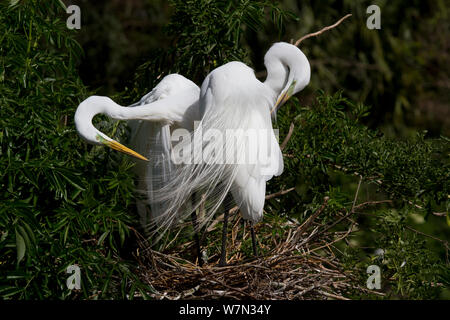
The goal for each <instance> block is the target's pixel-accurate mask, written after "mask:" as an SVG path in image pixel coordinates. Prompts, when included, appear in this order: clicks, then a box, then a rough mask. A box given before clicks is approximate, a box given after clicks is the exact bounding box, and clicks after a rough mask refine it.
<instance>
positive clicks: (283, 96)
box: [270, 80, 296, 113]
mask: <svg viewBox="0 0 450 320" xmlns="http://www.w3.org/2000/svg"><path fill="white" fill-rule="evenodd" d="M295 84H296V81H295V80H294V81H292V83H291V84H290V86H289V87H288V89H287V90H286V91H284V92H283V93H281V94H280V96H279V97H278V99H277V102H276V103H275V106H274V107H273V108H272V110H271V111H270V113H273V112H276V111H277V110H278V108H280V107H281V106H282V105H283V104H285V103H286V101H288V100H289V98H290V97H291V96H292V94H293V92H294V88H295Z"/></svg>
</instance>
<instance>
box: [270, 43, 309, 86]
mask: <svg viewBox="0 0 450 320" xmlns="http://www.w3.org/2000/svg"><path fill="white" fill-rule="evenodd" d="M264 64H265V66H266V68H267V78H266V80H265V81H264V84H265V85H266V86H267V87H269V88H270V89H272V90H273V91H274V93H275V94H276V95H280V94H281V93H282V92H283V91H285V90H286V89H287V87H288V86H289V85H290V84H291V83H292V81H293V80H295V81H296V83H295V87H294V92H293V94H295V93H297V92H299V91H301V90H303V88H305V87H306V86H307V85H308V83H309V80H310V77H311V67H310V65H309V61H308V59H307V58H306V56H305V55H304V54H303V52H302V51H301V50H300V49H298V48H297V47H296V46H294V45H291V44H289V43H284V42H279V43H275V44H274V45H273V46H272V47H271V48H270V49H269V51H267V53H266V55H265V56H264Z"/></svg>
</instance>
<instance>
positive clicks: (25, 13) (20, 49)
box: [0, 0, 134, 299]
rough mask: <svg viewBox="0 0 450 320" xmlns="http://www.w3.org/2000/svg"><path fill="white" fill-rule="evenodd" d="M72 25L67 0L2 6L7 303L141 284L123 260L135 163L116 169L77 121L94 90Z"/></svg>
mask: <svg viewBox="0 0 450 320" xmlns="http://www.w3.org/2000/svg"><path fill="white" fill-rule="evenodd" d="M65 19H66V14H65V9H64V6H63V5H62V3H61V2H60V1H31V0H29V1H20V2H17V1H15V3H13V2H11V4H10V3H9V2H2V4H1V9H0V30H1V31H0V33H1V34H2V36H1V38H0V75H1V79H0V105H1V108H0V144H1V149H0V184H1V192H0V203H1V205H0V233H1V237H0V295H1V296H2V297H3V298H7V299H11V298H14V299H17V298H26V299H30V298H31V299H43V298H49V297H52V298H72V297H81V296H82V297H84V298H88V297H91V298H94V297H103V298H105V297H109V296H111V295H112V293H113V292H114V296H116V297H119V296H121V297H125V294H126V291H125V289H130V288H131V286H132V284H131V283H134V280H133V279H134V277H133V274H132V272H131V271H130V270H129V267H128V265H127V264H126V263H125V262H124V261H123V260H122V259H121V258H119V257H118V252H119V249H120V248H121V247H122V246H123V244H124V242H125V239H126V238H127V237H128V235H129V232H130V231H129V229H128V226H129V224H130V223H132V221H133V218H132V215H130V214H129V208H130V206H131V203H132V190H133V182H132V175H131V174H129V170H128V169H129V167H130V165H129V164H128V163H127V162H126V161H124V160H122V158H119V157H118V156H117V155H115V154H111V156H112V157H108V158H112V159H111V161H108V160H109V159H108V158H106V156H108V155H106V154H105V153H104V150H103V149H101V150H99V149H97V148H92V147H88V146H87V145H86V144H85V143H84V142H82V141H81V140H80V139H79V138H78V136H77V134H76V132H75V128H74V124H73V114H74V112H75V108H76V106H77V105H78V104H79V102H80V101H81V100H82V99H83V98H85V97H86V96H87V95H88V91H87V90H86V88H85V87H84V86H83V84H82V83H81V81H80V79H79V77H78V75H77V71H76V68H75V65H76V63H77V60H78V58H79V56H80V54H81V52H82V50H81V48H80V47H79V45H78V44H77V42H75V41H74V40H73V36H72V34H71V33H70V32H69V30H68V29H67V28H66V25H65ZM106 129H108V128H106ZM108 131H110V130H108ZM72 264H77V265H79V266H80V268H81V272H82V280H83V282H82V290H81V291H70V290H68V289H67V287H66V279H67V277H68V276H69V275H68V274H66V268H67V267H68V266H69V265H72ZM112 282H114V283H115V284H114V285H111V283H112ZM121 285H122V287H120V286H121Z"/></svg>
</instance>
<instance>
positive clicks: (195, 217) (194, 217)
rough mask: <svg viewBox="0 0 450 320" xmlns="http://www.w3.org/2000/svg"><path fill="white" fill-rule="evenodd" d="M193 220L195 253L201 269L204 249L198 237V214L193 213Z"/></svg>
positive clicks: (193, 199)
mask: <svg viewBox="0 0 450 320" xmlns="http://www.w3.org/2000/svg"><path fill="white" fill-rule="evenodd" d="M192 204H193V205H194V204H195V193H194V194H193V195H192ZM191 219H192V226H193V227H194V242H195V251H197V259H198V264H199V266H200V267H202V266H203V259H202V249H201V247H200V238H199V236H198V221H197V213H196V212H195V210H194V211H192V214H191Z"/></svg>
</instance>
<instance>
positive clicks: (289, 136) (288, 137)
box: [280, 122, 295, 151]
mask: <svg viewBox="0 0 450 320" xmlns="http://www.w3.org/2000/svg"><path fill="white" fill-rule="evenodd" d="M294 128H295V125H294V123H293V122H292V123H291V126H290V127H289V132H288V134H287V136H286V138H284V140H283V143H282V144H281V146H280V149H281V151H283V150H284V148H286V145H287V143H288V142H289V140H290V139H291V136H292V134H293V133H294Z"/></svg>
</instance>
